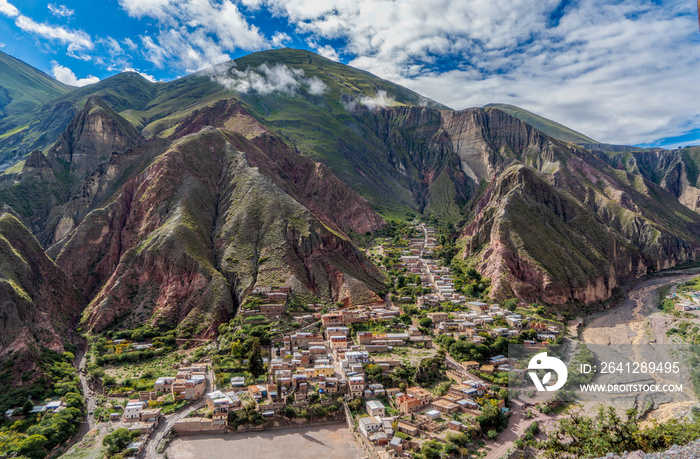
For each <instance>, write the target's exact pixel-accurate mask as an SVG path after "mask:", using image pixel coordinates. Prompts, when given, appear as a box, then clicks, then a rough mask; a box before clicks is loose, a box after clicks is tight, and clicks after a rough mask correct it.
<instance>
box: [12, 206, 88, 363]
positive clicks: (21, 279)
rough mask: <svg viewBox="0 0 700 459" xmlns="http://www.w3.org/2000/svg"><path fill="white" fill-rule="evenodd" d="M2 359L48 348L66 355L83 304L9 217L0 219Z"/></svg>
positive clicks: (27, 236) (75, 290) (30, 239)
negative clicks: (64, 351)
mask: <svg viewBox="0 0 700 459" xmlns="http://www.w3.org/2000/svg"><path fill="white" fill-rule="evenodd" d="M0 263H1V264H2V265H3V275H2V277H0V298H2V299H3V301H2V303H1V304H0V357H2V356H4V355H6V354H11V353H14V352H18V353H19V354H24V353H27V352H29V351H30V350H31V349H37V348H38V347H47V348H49V349H52V350H55V351H58V352H62V351H63V350H64V345H65V344H66V343H68V342H69V341H70V340H71V339H72V338H73V337H74V332H73V326H74V325H75V322H76V320H77V318H78V315H79V314H80V311H81V308H82V304H83V299H82V297H81V296H80V293H79V292H78V290H77V289H75V288H74V287H73V285H72V283H71V282H70V280H69V279H68V277H67V276H66V275H65V273H64V272H63V271H61V270H60V269H59V268H58V266H56V265H55V264H54V263H53V261H51V259H49V257H47V256H46V254H45V253H44V251H43V249H42V247H41V246H40V245H39V242H38V241H37V240H36V239H35V238H34V236H32V234H31V233H30V232H29V230H28V229H27V228H26V227H24V226H23V225H22V224H21V223H20V222H19V220H17V219H16V218H15V217H13V216H12V215H11V214H9V213H4V214H2V216H0Z"/></svg>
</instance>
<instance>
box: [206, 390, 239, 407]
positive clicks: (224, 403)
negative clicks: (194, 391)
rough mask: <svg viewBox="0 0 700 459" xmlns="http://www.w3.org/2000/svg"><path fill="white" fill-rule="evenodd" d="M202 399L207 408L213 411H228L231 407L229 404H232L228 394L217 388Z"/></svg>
mask: <svg viewBox="0 0 700 459" xmlns="http://www.w3.org/2000/svg"><path fill="white" fill-rule="evenodd" d="M204 400H205V402H206V404H207V408H209V409H210V410H211V411H212V412H214V413H217V412H224V413H228V410H229V408H231V405H233V401H232V400H231V399H230V398H229V396H228V395H226V394H224V393H223V392H221V391H218V390H217V391H214V392H209V393H208V394H207V395H206V398H205V399H204Z"/></svg>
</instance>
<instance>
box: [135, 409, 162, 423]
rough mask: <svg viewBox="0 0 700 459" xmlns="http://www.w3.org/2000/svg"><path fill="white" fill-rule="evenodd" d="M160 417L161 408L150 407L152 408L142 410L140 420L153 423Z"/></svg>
mask: <svg viewBox="0 0 700 459" xmlns="http://www.w3.org/2000/svg"><path fill="white" fill-rule="evenodd" d="M159 417H160V408H150V409H147V410H143V411H141V417H140V421H141V422H151V423H153V422H156V421H157V420H158V418H159Z"/></svg>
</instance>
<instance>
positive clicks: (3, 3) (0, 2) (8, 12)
mask: <svg viewBox="0 0 700 459" xmlns="http://www.w3.org/2000/svg"><path fill="white" fill-rule="evenodd" d="M0 14H4V15H5V16H8V17H11V18H16V17H17V16H19V10H18V9H17V8H16V7H15V6H14V5H13V4H11V3H9V2H8V1H7V0H0Z"/></svg>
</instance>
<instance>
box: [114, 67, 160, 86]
mask: <svg viewBox="0 0 700 459" xmlns="http://www.w3.org/2000/svg"><path fill="white" fill-rule="evenodd" d="M122 71H123V72H133V73H138V74H139V75H141V76H142V77H144V78H145V79H147V80H148V81H150V82H151V83H157V82H158V80H157V79H156V78H155V77H154V76H152V75H149V74H147V73H143V72H139V71H138V70H136V69H135V68H133V67H126V68H124V69H123V70H122Z"/></svg>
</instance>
